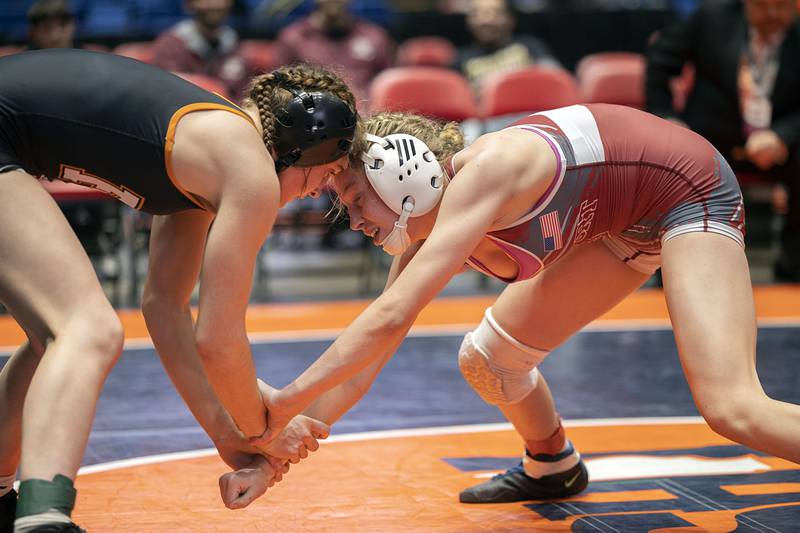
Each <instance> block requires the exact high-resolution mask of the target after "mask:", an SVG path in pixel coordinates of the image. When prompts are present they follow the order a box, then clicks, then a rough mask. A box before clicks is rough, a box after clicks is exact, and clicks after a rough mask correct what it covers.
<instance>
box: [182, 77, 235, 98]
mask: <svg viewBox="0 0 800 533" xmlns="http://www.w3.org/2000/svg"><path fill="white" fill-rule="evenodd" d="M173 74H175V75H176V76H180V77H181V78H183V79H185V80H186V81H189V82H192V83H194V84H195V85H197V86H198V87H200V88H202V89H205V90H206V91H210V92H212V93H216V94H218V95H220V96H222V97H224V98H230V94H229V93H228V88H227V87H225V84H224V83H222V82H221V81H219V80H218V79H216V78H212V77H210V76H205V75H203V74H195V73H193V72H173Z"/></svg>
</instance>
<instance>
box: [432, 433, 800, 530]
mask: <svg viewBox="0 0 800 533" xmlns="http://www.w3.org/2000/svg"><path fill="white" fill-rule="evenodd" d="M583 458H584V460H585V461H586V464H587V466H588V468H589V472H590V478H591V481H590V484H589V487H588V488H587V490H586V491H585V492H583V493H582V494H580V495H578V496H576V497H574V498H570V499H565V500H554V501H539V502H530V503H524V502H523V503H520V504H516V505H520V506H522V507H523V508H525V509H528V510H529V511H530V512H531V513H533V514H532V516H531V518H535V519H536V525H537V531H538V530H539V528H540V527H541V528H542V529H541V530H542V531H554V530H559V531H564V530H570V531H574V532H590V531H592V532H598V531H609V532H610V531H624V532H633V531H635V532H639V531H642V532H645V531H647V532H649V531H659V532H666V531H674V532H677V531H681V532H689V531H697V532H699V531H737V532H738V531H761V532H770V533H772V532H778V531H779V532H786V531H800V523H798V522H797V520H798V517H799V516H800V469H799V468H798V467H797V465H792V464H791V463H788V462H786V461H782V460H780V459H775V458H774V457H770V456H768V455H764V454H759V453H757V452H754V451H752V450H750V449H748V448H744V447H742V446H736V445H729V446H709V447H703V448H691V449H675V450H657V451H641V450H635V451H630V452H615V453H607V454H603V453H589V454H585V455H584V456H583ZM444 460H445V461H446V462H447V463H448V464H450V465H452V466H453V467H455V468H457V469H459V470H461V471H463V472H465V473H469V474H471V475H472V476H473V477H474V478H475V482H476V483H479V482H481V481H484V480H485V479H488V478H490V477H491V476H492V475H493V474H495V473H496V472H497V471H503V470H504V469H506V468H510V467H511V466H514V465H515V464H517V463H518V461H519V459H518V458H508V457H459V458H446V459H444ZM511 505H514V504H511ZM791 524H793V525H791ZM548 526H552V527H548ZM559 526H560V527H559Z"/></svg>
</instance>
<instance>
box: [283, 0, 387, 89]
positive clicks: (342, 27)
mask: <svg viewBox="0 0 800 533" xmlns="http://www.w3.org/2000/svg"><path fill="white" fill-rule="evenodd" d="M350 8H351V6H350V0H315V8H314V11H312V12H311V13H310V14H309V15H308V16H307V17H305V18H303V19H301V20H299V21H297V22H295V23H294V24H291V25H289V26H287V27H286V28H285V29H284V30H283V31H281V32H280V33H279V34H278V37H277V43H278V47H279V51H280V52H279V53H280V58H281V61H282V63H283V64H287V65H288V64H291V63H296V62H304V63H312V64H317V65H322V66H326V67H334V68H338V69H339V70H340V71H341V72H342V75H343V76H344V78H345V79H346V80H347V82H348V85H350V87H351V88H352V89H353V92H354V93H355V95H356V98H357V99H358V100H363V99H365V98H366V96H367V91H368V89H369V84H370V82H371V81H372V78H373V77H374V76H375V75H376V74H378V73H379V72H380V71H382V70H383V69H385V68H388V67H390V66H392V63H393V62H394V51H395V44H394V42H393V41H392V38H391V37H390V36H389V34H388V33H387V32H386V30H384V29H383V28H381V27H380V26H378V25H377V24H373V23H372V22H368V21H366V20H362V19H359V18H357V17H356V16H355V15H353V13H352V12H351V9H350Z"/></svg>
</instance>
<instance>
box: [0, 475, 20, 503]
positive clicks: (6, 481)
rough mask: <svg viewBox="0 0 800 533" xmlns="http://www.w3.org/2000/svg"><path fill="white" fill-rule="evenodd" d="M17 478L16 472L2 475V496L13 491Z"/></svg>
mask: <svg viewBox="0 0 800 533" xmlns="http://www.w3.org/2000/svg"><path fill="white" fill-rule="evenodd" d="M15 479H17V473H16V472H14V473H13V474H11V475H10V476H0V498H2V497H3V496H5V495H6V494H8V493H9V492H11V489H13V488H14V480H15Z"/></svg>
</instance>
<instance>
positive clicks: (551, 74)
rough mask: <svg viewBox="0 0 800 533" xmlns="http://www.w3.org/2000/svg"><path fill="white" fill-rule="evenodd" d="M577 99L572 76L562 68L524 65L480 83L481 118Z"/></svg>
mask: <svg viewBox="0 0 800 533" xmlns="http://www.w3.org/2000/svg"><path fill="white" fill-rule="evenodd" d="M578 102H580V98H579V96H578V87H577V84H576V83H575V79H574V78H573V77H572V75H571V74H570V73H569V72H567V71H566V70H562V69H554V68H542V67H535V66H534V67H526V68H522V69H519V70H512V71H509V72H501V73H499V74H495V75H493V76H492V77H491V78H489V79H487V80H486V82H485V83H484V86H483V90H482V91H481V99H480V107H481V115H482V116H483V117H484V118H489V117H497V116H501V115H511V114H517V113H529V112H530V113H535V112H537V111H546V110H548V109H555V108H557V107H564V106H569V105H573V104H577V103H578Z"/></svg>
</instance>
